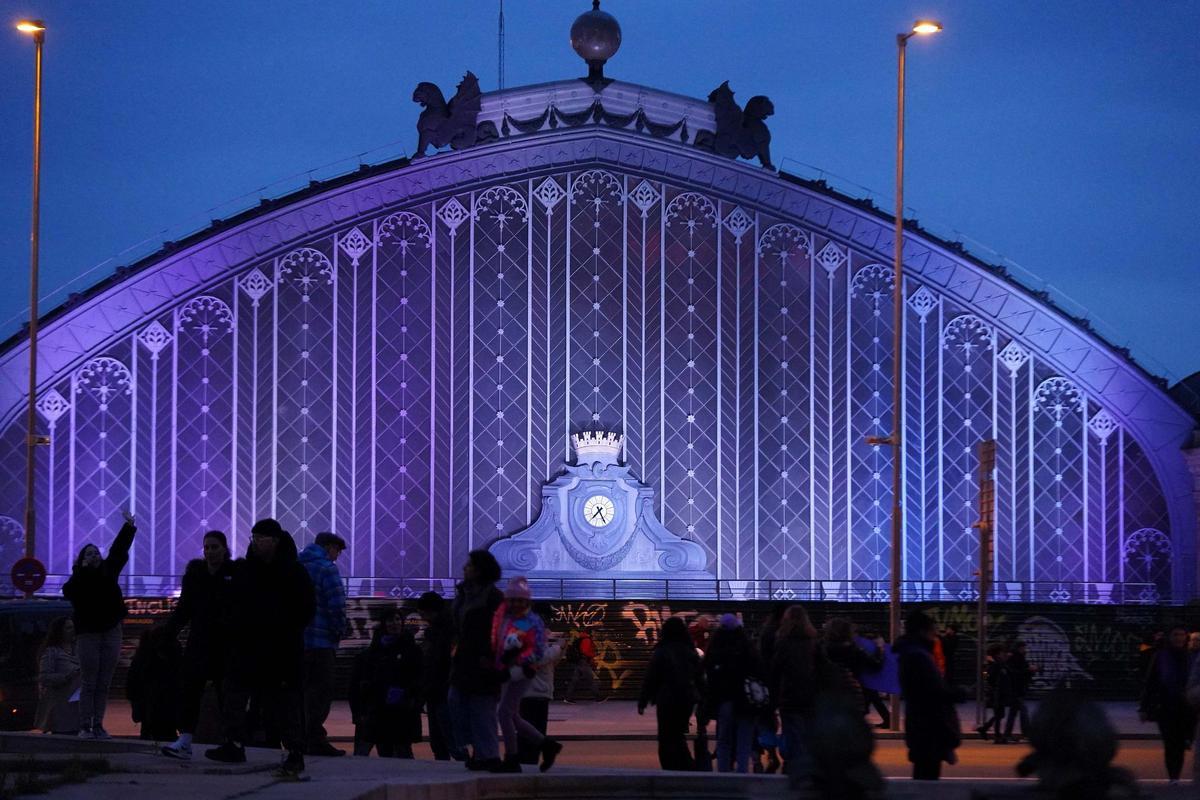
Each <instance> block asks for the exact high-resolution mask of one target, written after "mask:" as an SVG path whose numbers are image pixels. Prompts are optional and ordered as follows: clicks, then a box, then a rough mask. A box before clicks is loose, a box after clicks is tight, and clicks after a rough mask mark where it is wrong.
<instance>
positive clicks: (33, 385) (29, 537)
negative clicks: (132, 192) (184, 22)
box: [17, 19, 46, 558]
mask: <svg viewBox="0 0 1200 800" xmlns="http://www.w3.org/2000/svg"><path fill="white" fill-rule="evenodd" d="M17 30H19V31H21V32H22V33H27V34H30V35H31V36H33V44H34V56H33V59H34V60H33V218H32V222H31V224H30V232H29V410H28V416H27V417H26V426H25V427H26V431H25V557H26V558H33V549H34V548H33V543H34V524H35V522H36V520H35V517H34V508H33V475H34V458H33V456H34V451H35V449H36V448H37V445H38V444H39V443H40V442H41V441H42V439H41V438H40V437H38V436H37V435H36V433H35V430H34V425H35V424H36V423H37V416H36V413H35V412H36V409H35V407H34V406H35V400H36V398H37V330H38V227H39V224H40V222H41V215H40V207H39V206H40V202H41V177H42V44H43V42H45V40H46V25H45V23H44V22H42V21H41V20H40V19H32V20H21V21H20V22H18V23H17Z"/></svg>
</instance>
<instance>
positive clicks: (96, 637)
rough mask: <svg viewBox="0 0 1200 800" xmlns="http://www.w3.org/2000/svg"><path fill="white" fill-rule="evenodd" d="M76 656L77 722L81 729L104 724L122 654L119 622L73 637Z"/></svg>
mask: <svg viewBox="0 0 1200 800" xmlns="http://www.w3.org/2000/svg"><path fill="white" fill-rule="evenodd" d="M75 652H76V654H77V655H78V656H79V725H80V727H81V728H83V729H84V730H90V729H92V728H99V727H103V725H104V711H105V709H106V708H107V707H108V689H109V687H110V686H111V685H112V679H113V673H114V672H116V670H117V659H118V658H119V657H120V655H121V625H120V623H118V624H116V625H114V626H113V627H111V628H109V629H108V630H106V631H101V632H100V633H81V634H79V636H78V637H77V638H76V640H75Z"/></svg>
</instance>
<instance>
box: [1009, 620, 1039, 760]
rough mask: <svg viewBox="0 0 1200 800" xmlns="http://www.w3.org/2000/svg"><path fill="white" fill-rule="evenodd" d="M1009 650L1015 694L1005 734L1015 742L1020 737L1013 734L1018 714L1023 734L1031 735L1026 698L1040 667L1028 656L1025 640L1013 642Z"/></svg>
mask: <svg viewBox="0 0 1200 800" xmlns="http://www.w3.org/2000/svg"><path fill="white" fill-rule="evenodd" d="M1008 651H1009V656H1008V671H1009V672H1010V673H1012V682H1013V695H1012V705H1011V706H1009V708H1008V719H1007V720H1006V721H1005V723H1004V736H1005V738H1007V739H1009V740H1011V741H1014V742H1015V741H1016V740H1017V738H1018V737H1016V736H1014V735H1013V725H1014V723H1016V721H1017V717H1018V716H1020V718H1021V734H1022V735H1024V736H1028V735H1029V709H1028V708H1026V706H1025V699H1026V698H1027V697H1028V696H1029V686H1030V684H1031V683H1033V676H1034V675H1036V674H1037V671H1038V669H1037V666H1036V665H1034V664H1031V663H1030V662H1029V659H1028V658H1027V657H1026V647H1025V643H1024V642H1012V643H1011V644H1010V645H1009V647H1008Z"/></svg>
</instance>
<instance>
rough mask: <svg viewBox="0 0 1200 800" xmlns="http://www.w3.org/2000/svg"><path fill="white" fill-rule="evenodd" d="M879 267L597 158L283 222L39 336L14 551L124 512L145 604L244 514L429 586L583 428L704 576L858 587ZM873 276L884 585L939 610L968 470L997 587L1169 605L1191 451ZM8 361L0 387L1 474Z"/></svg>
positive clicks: (763, 199)
mask: <svg viewBox="0 0 1200 800" xmlns="http://www.w3.org/2000/svg"><path fill="white" fill-rule="evenodd" d="M891 237H892V233H891V230H890V226H889V224H888V221H887V220H886V219H885V218H883V217H880V216H878V215H875V214H872V213H870V212H867V211H864V210H862V209H860V208H856V207H854V206H853V205H851V204H848V203H845V202H842V201H840V200H839V199H837V198H834V197H831V196H829V195H826V194H822V193H820V192H818V191H814V190H812V189H809V188H806V187H801V186H797V185H794V184H792V183H790V182H787V181H785V180H781V179H780V178H778V177H776V176H774V175H772V174H770V173H766V172H764V171H762V170H760V169H757V168H752V167H749V166H746V165H741V164H736V163H731V162H729V161H725V160H723V159H720V158H717V157H714V156H711V155H706V154H705V153H703V152H701V151H698V150H696V149H694V148H690V147H687V146H684V145H681V144H678V143H672V142H668V141H663V140H658V139H652V138H651V137H648V136H641V135H637V134H634V133H631V132H624V131H617V130H608V129H603V128H585V129H573V130H568V131H559V132H555V133H546V134H537V135H532V136H526V137H522V138H519V139H512V140H507V141H502V142H499V143H496V144H493V145H488V146H483V147H478V148H476V149H473V150H469V151H464V152H454V153H447V154H443V155H439V156H436V157H433V158H430V159H427V160H424V161H419V162H416V163H413V164H410V165H407V166H404V167H402V168H400V169H397V170H395V171H393V172H390V173H387V174H384V175H379V176H373V177H369V178H364V179H363V180H361V181H357V182H355V183H351V184H348V185H345V186H341V187H339V188H336V189H332V190H330V191H328V192H325V193H323V194H320V195H317V196H313V197H309V198H305V199H302V200H298V201H296V202H294V203H291V204H289V205H287V206H285V207H283V208H279V209H277V210H273V211H270V212H266V213H263V214H261V215H260V216H258V217H256V218H254V219H251V220H249V221H247V222H244V223H242V224H240V225H238V226H237V227H234V228H231V229H229V230H226V231H221V232H217V233H213V234H212V235H210V236H208V237H207V238H205V239H203V240H202V241H200V242H198V243H196V244H194V245H191V246H189V247H187V248H186V249H183V250H180V251H179V252H176V253H172V254H169V255H166V256H163V257H162V258H161V259H159V260H158V261H157V262H155V263H152V264H150V265H148V266H147V267H145V268H144V269H142V270H140V271H138V272H137V273H135V274H133V275H131V276H129V277H128V278H127V279H126V280H124V281H123V282H121V283H120V284H118V285H115V286H112V287H111V288H108V289H107V290H105V291H103V292H101V293H98V294H96V295H95V296H94V297H92V298H90V299H89V300H88V301H87V302H86V303H84V304H81V305H80V306H79V307H76V308H73V309H70V310H68V311H67V312H65V313H64V314H62V315H61V316H60V317H58V318H56V319H53V320H52V321H50V322H49V323H47V325H46V327H45V328H44V330H43V332H42V334H41V343H42V344H41V348H42V349H41V361H40V366H39V374H40V375H43V376H45V377H44V380H43V381H42V384H41V387H40V389H39V397H38V401H37V402H38V410H39V412H40V414H41V417H42V419H43V420H44V421H45V423H46V424H47V425H48V426H49V427H50V428H51V429H52V432H54V433H57V434H58V435H56V436H55V443H54V444H53V445H52V446H51V448H49V449H48V450H47V451H45V459H44V463H39V465H38V469H39V476H40V481H41V483H42V486H44V487H45V489H44V490H43V492H42V494H41V495H40V497H39V501H40V502H42V503H43V504H44V508H43V509H42V510H41V519H42V520H43V524H44V526H45V527H44V529H43V530H42V531H39V534H40V535H39V539H40V540H41V541H43V542H48V548H42V550H41V551H40V552H46V551H47V549H48V559H49V563H50V566H51V569H52V571H55V570H57V571H61V570H63V569H64V568H65V566H66V565H67V564H69V558H70V556H71V555H73V551H74V549H75V545H76V544H78V543H80V542H82V541H85V540H86V539H87V538H88V537H90V536H91V535H92V532H93V531H94V530H95V529H96V527H97V526H102V525H104V524H108V523H109V522H111V521H114V520H115V518H114V517H113V512H114V511H115V510H116V509H118V508H120V507H122V506H124V505H132V506H133V507H134V508H135V510H136V511H138V513H139V515H140V516H141V517H142V518H143V519H148V520H150V522H149V531H148V533H149V535H148V536H146V537H145V538H144V539H141V538H140V539H139V544H138V548H137V549H136V550H135V554H134V563H133V566H132V570H133V571H134V572H135V573H137V574H141V575H154V574H158V575H173V574H177V573H178V572H179V571H180V568H181V566H182V564H183V563H184V561H185V560H186V558H188V557H190V556H191V555H192V552H193V551H194V550H195V546H194V545H195V540H196V539H197V537H198V536H199V534H200V532H201V531H202V528H204V527H225V528H227V529H230V530H231V531H232V533H233V535H234V540H235V542H237V541H238V538H239V537H238V534H239V532H243V531H244V530H246V529H247V528H248V524H247V523H248V522H249V521H250V520H251V518H252V517H253V516H255V515H263V514H268V513H270V514H277V515H280V516H282V517H284V518H285V523H286V524H288V525H289V526H291V527H292V528H293V529H294V530H297V531H298V532H299V533H300V534H301V535H302V536H303V535H304V534H305V533H306V532H308V533H314V532H315V531H316V530H319V529H321V528H322V527H325V526H327V525H330V524H336V525H338V526H339V527H340V528H342V529H343V530H345V529H349V531H348V532H349V533H350V534H351V536H350V537H349V538H350V539H351V541H352V545H353V546H352V548H351V550H352V555H351V558H352V562H351V572H352V573H353V574H355V575H361V576H377V575H378V576H385V575H431V576H436V575H450V574H454V573H455V572H456V566H457V564H456V560H457V559H460V558H461V556H462V555H463V554H464V552H465V549H466V548H468V547H470V546H473V545H476V544H480V543H483V542H486V541H488V540H490V539H491V538H493V537H495V536H497V535H503V534H504V533H506V532H510V531H512V530H514V529H516V528H519V527H521V526H523V525H525V524H527V523H528V521H529V520H530V519H531V518H533V517H534V516H536V510H537V509H536V507H535V504H536V503H537V502H538V491H537V490H538V487H539V486H540V484H541V483H542V482H543V481H544V480H546V479H547V478H548V477H550V476H552V475H553V474H554V473H555V472H556V471H557V469H558V468H559V464H560V463H561V461H562V460H563V459H564V457H565V456H566V455H567V446H568V445H567V441H568V434H569V433H571V432H573V430H577V429H579V428H580V427H583V426H594V425H597V424H600V425H607V426H610V427H614V428H619V429H621V430H622V431H623V432H625V434H626V436H627V441H628V451H627V453H628V458H629V461H630V463H631V464H632V465H633V467H634V472H635V474H638V475H639V476H640V477H642V478H643V479H644V480H645V481H646V482H648V483H650V484H651V485H654V486H655V487H656V488H657V489H658V490H659V503H660V514H661V518H662V519H663V521H664V523H665V524H666V525H667V526H668V528H670V529H671V530H673V531H675V532H677V533H679V534H680V535H685V536H687V538H691V539H694V540H695V541H697V542H699V543H700V544H701V545H702V546H704V547H705V549H706V552H707V554H708V557H709V561H710V567H711V568H712V569H713V571H714V572H715V573H716V574H717V575H718V576H719V577H722V578H728V579H754V578H769V577H802V578H810V579H813V580H825V581H833V582H838V581H847V580H852V579H855V578H877V577H882V576H883V571H884V570H886V564H887V547H888V545H887V542H886V535H885V534H883V533H881V529H884V528H886V520H885V519H884V515H885V514H886V511H885V510H886V509H887V508H888V506H889V503H890V495H889V492H890V488H889V476H890V473H889V472H888V470H889V469H890V468H891V467H890V464H889V463H888V461H889V459H888V458H886V456H885V455H884V454H882V453H880V452H878V451H877V450H875V449H873V448H870V447H867V446H864V445H861V444H860V443H861V442H862V439H863V437H864V436H865V435H868V434H883V433H886V427H887V424H888V423H887V419H888V409H889V405H890V400H889V394H890V393H889V391H888V387H889V386H890V384H889V383H888V379H887V375H888V374H889V367H888V364H889V359H890V358H891V354H890V352H889V349H890V348H889V346H888V344H887V343H888V342H889V341H890V325H891V319H890V315H889V314H887V313H886V309H884V308H883V307H882V306H881V305H880V304H881V303H882V304H883V305H886V296H887V292H888V289H889V282H890V270H889V269H888V268H887V267H885V266H881V265H885V264H887V263H888V253H889V252H890V249H891V242H892V239H891ZM905 259H906V270H908V272H907V274H908V276H909V278H908V279H907V280H906V285H905V291H906V295H907V298H908V299H907V303H906V319H905V342H906V344H905V352H904V358H905V364H906V370H907V372H908V374H909V375H910V379H909V381H908V385H907V386H906V387H905V404H906V406H907V413H906V418H907V419H908V421H909V424H908V429H909V435H908V445H907V447H906V451H905V455H904V463H905V476H904V478H905V495H906V497H905V500H906V503H905V506H906V514H907V517H906V529H907V539H906V541H907V545H906V549H907V552H906V553H905V559H904V561H905V578H906V579H911V580H930V581H943V582H949V581H953V580H963V579H965V578H967V577H968V576H969V574H970V563H971V560H972V558H973V553H974V549H973V548H974V545H973V539H972V538H971V536H970V531H969V524H970V522H971V521H973V520H972V519H971V509H970V507H969V503H970V501H971V497H972V495H971V492H972V489H971V484H970V480H968V476H969V475H970V474H971V472H972V465H973V461H972V460H971V459H972V458H973V456H970V455H969V453H968V451H969V450H970V448H972V447H973V445H974V443H975V442H977V441H978V439H980V438H986V437H988V436H992V437H994V438H997V439H998V441H999V442H1000V459H999V464H998V473H999V474H998V480H997V491H998V494H999V496H1000V498H1001V503H1000V508H999V509H998V522H999V526H998V538H997V542H998V553H997V555H998V557H997V559H996V570H997V574H996V578H997V580H998V582H999V583H1000V585H1003V582H1004V581H1006V580H1008V581H1029V580H1038V581H1051V582H1053V581H1056V580H1058V581H1064V582H1067V581H1089V582H1092V583H1093V584H1095V586H1096V587H1099V588H1096V589H1094V594H1093V596H1091V597H1068V598H1064V599H1071V600H1077V601H1085V600H1092V601H1094V600H1097V599H1103V597H1104V591H1105V590H1104V588H1103V587H1104V586H1106V585H1111V584H1112V583H1114V582H1122V581H1134V580H1135V579H1136V580H1137V581H1152V582H1156V583H1157V584H1158V585H1159V586H1160V588H1161V590H1162V591H1169V592H1170V593H1171V594H1172V595H1174V597H1176V598H1177V599H1182V598H1185V597H1190V596H1191V594H1192V593H1193V591H1194V588H1195V586H1194V582H1195V575H1194V573H1195V560H1196V559H1195V546H1194V539H1195V533H1196V531H1195V522H1196V521H1195V518H1194V510H1193V508H1192V505H1191V504H1192V500H1191V492H1192V486H1191V483H1190V477H1189V474H1188V472H1187V468H1186V466H1185V465H1184V463H1183V460H1182V457H1181V455H1180V453H1179V446H1180V444H1181V442H1182V441H1183V440H1184V438H1185V437H1186V436H1187V435H1188V434H1189V433H1190V431H1191V429H1192V426H1193V425H1192V421H1191V420H1190V418H1189V417H1188V416H1187V415H1186V414H1185V413H1184V412H1183V411H1182V410H1180V409H1179V408H1178V407H1177V406H1176V405H1175V404H1174V403H1172V402H1171V401H1170V400H1169V399H1168V398H1167V396H1166V395H1165V393H1164V392H1163V391H1161V390H1160V389H1159V388H1158V387H1156V386H1154V385H1153V383H1151V382H1150V381H1149V380H1147V379H1146V377H1145V376H1144V375H1143V374H1141V373H1140V371H1139V370H1137V369H1136V368H1135V367H1133V366H1132V365H1131V364H1129V363H1128V362H1126V361H1125V360H1123V359H1122V358H1120V357H1119V356H1118V355H1116V354H1115V353H1114V352H1112V351H1111V349H1109V348H1108V347H1106V346H1105V345H1104V344H1103V343H1101V342H1099V341H1098V340H1097V339H1095V338H1094V337H1093V336H1092V335H1091V334H1089V333H1088V332H1086V331H1083V330H1081V329H1079V328H1078V327H1077V326H1075V325H1074V324H1073V323H1071V322H1070V321H1069V320H1067V319H1066V318H1065V317H1064V316H1063V315H1061V314H1060V313H1059V312H1057V311H1056V310H1054V309H1053V308H1050V307H1048V306H1046V305H1045V304H1043V303H1040V302H1039V301H1038V300H1036V299H1035V298H1033V297H1031V296H1030V295H1029V294H1028V293H1027V292H1025V291H1023V290H1021V289H1020V288H1018V287H1015V286H1013V285H1011V284H1009V283H1007V282H1005V281H1004V280H1003V279H1001V278H1000V277H998V276H996V275H994V274H992V273H990V272H988V271H987V270H985V269H982V268H981V267H980V266H978V265H977V264H975V263H973V262H971V261H970V260H968V259H965V258H963V257H961V256H959V255H957V254H955V253H953V252H950V251H948V250H946V249H945V248H943V247H940V246H939V245H938V244H937V243H935V242H932V241H928V240H926V239H924V238H923V237H921V236H918V235H909V236H908V238H907V240H906V242H905ZM25 353H26V351H25V346H24V344H20V343H18V344H17V345H16V346H14V347H12V348H10V349H9V350H8V352H6V353H4V354H2V355H0V431H3V433H0V437H2V438H0V447H3V448H5V450H6V452H7V451H11V453H9V455H7V456H6V460H8V463H14V464H15V463H17V462H18V461H19V459H20V456H19V454H18V453H17V452H16V450H15V449H14V448H15V447H16V446H17V444H19V441H20V440H21V430H20V424H19V423H18V420H17V418H18V416H19V414H20V411H21V409H22V408H23V407H24V402H25V397H24V393H23V386H22V383H23V381H24V378H25V375H24V369H23V365H24V361H23V359H24V358H25ZM110 362H115V363H116V364H118V365H120V367H121V368H122V369H123V370H124V372H121V370H118V369H116V368H115V367H114V366H113V363H110ZM122 381H124V383H122ZM64 431H70V432H71V433H70V434H68V435H62V434H63V432H64ZM13 472H14V474H15V471H13ZM19 489H20V487H19V486H15V485H14V484H13V481H12V480H11V479H8V480H5V481H4V482H3V483H0V501H2V503H3V505H2V506H0V514H6V515H8V516H10V517H13V518H14V519H15V518H19V516H20V513H19V512H20V508H19V505H20V497H21V494H20V490H19ZM210 498H211V499H210ZM106 508H107V509H108V510H107V512H106V511H105V510H104V509H106ZM293 517H294V518H293ZM1144 530H1148V531H1151V532H1158V533H1159V534H1162V536H1159V537H1157V538H1156V537H1154V536H1153V534H1152V533H1143V531H1144ZM1126 531H1129V532H1130V533H1131V534H1132V532H1134V531H1137V532H1138V533H1139V534H1141V536H1140V538H1139V539H1137V540H1135V541H1133V542H1132V545H1131V542H1130V540H1129V538H1128V537H1127V536H1126ZM1163 537H1166V538H1167V539H1168V540H1169V542H1170V553H1169V554H1167V553H1164V552H1163V550H1162V547H1161V541H1162V540H1163ZM1141 542H1151V543H1152V544H1153V545H1154V546H1150V545H1146V546H1142V547H1140V549H1139V547H1138V545H1139V543H1141ZM1135 551H1136V553H1135ZM1156 554H1157V555H1156ZM1127 569H1128V570H1132V571H1133V573H1134V574H1127ZM145 588H146V590H153V589H154V586H152V585H150V583H147V585H146V587H145Z"/></svg>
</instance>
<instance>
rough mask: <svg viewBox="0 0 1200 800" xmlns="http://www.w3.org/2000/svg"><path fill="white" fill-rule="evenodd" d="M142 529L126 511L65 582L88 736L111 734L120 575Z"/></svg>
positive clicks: (83, 732)
mask: <svg viewBox="0 0 1200 800" xmlns="http://www.w3.org/2000/svg"><path fill="white" fill-rule="evenodd" d="M135 533H137V526H136V525H134V522H133V516H132V515H131V514H130V513H129V512H125V524H123V525H122V526H121V530H120V531H118V532H117V538H116V539H114V540H113V543H112V546H111V547H109V548H108V555H107V556H101V555H100V548H99V547H97V546H96V545H94V544H90V543H89V544H85V545H84V546H83V548H82V549H81V550H80V551H79V555H78V556H77V557H76V559H75V566H74V567H73V568H72V570H71V577H70V578H69V579H68V580H67V582H66V583H65V584H64V585H63V590H62V591H63V596H64V597H66V598H67V599H68V600H70V601H71V610H72V621H73V622H74V623H75V651H76V654H77V655H78V656H79V666H80V684H81V685H80V690H79V735H80V737H82V738H87V739H109V738H111V737H110V736H109V735H108V732H107V731H106V730H104V710H105V708H106V707H107V705H108V689H109V686H110V685H111V684H112V678H113V673H114V672H115V671H116V669H117V658H118V657H119V656H120V654H121V621H122V620H123V619H125V614H126V611H125V596H124V595H123V594H122V593H121V585H120V583H118V581H117V579H118V578H119V577H120V575H121V570H123V569H124V568H125V565H126V564H127V563H128V562H129V548H130V546H132V545H133V536H134V534H135Z"/></svg>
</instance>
